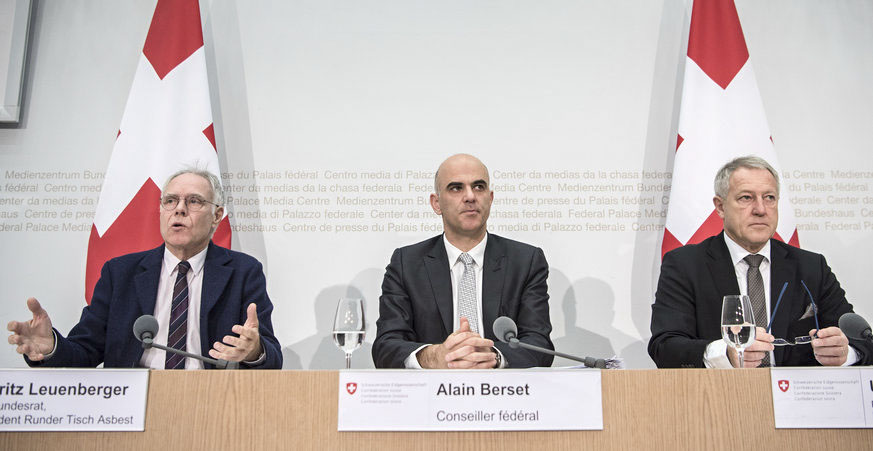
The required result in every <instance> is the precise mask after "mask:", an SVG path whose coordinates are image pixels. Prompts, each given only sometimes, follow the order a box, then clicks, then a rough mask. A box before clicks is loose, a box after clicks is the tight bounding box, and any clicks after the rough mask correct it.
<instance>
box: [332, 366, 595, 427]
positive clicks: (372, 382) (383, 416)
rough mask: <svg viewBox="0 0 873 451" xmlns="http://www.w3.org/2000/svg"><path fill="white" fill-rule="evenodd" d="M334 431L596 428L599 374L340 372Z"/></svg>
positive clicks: (550, 371)
mask: <svg viewBox="0 0 873 451" xmlns="http://www.w3.org/2000/svg"><path fill="white" fill-rule="evenodd" d="M337 429H338V430H340V431H529V430H585V429H603V405H602V400H601V386H600V371H599V370H542V371H541V370H500V371H485V370H480V371H437V370H427V371H420V370H378V371H341V372H340V377H339V410H338V415H337Z"/></svg>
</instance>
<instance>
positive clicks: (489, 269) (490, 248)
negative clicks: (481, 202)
mask: <svg viewBox="0 0 873 451" xmlns="http://www.w3.org/2000/svg"><path fill="white" fill-rule="evenodd" d="M505 263H506V247H505V246H504V243H503V242H502V241H501V239H500V237H498V236H495V235H488V243H487V244H486V245H485V262H484V266H483V267H482V327H483V328H484V329H485V330H484V331H482V330H480V331H479V332H480V335H482V336H483V337H486V338H491V339H493V338H494V333H493V331H492V328H491V325H492V324H494V320H496V319H497V316H498V314H499V312H500V303H501V302H502V299H501V295H502V293H503V281H504V279H505V278H506V264H505Z"/></svg>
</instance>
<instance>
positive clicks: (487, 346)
mask: <svg viewBox="0 0 873 451" xmlns="http://www.w3.org/2000/svg"><path fill="white" fill-rule="evenodd" d="M493 347H494V342H493V341H491V340H489V339H487V338H482V336H481V335H479V334H478V333H476V332H473V331H472V330H470V322H469V321H468V320H467V318H463V317H462V318H461V323H460V326H459V327H458V330H456V331H454V332H452V334H451V335H449V336H448V338H446V340H445V341H444V342H442V343H440V344H434V345H430V346H427V347H425V348H424V349H422V350H421V351H419V353H418V356H417V357H418V361H419V364H421V367H422V368H429V369H437V368H440V369H446V368H451V369H470V368H475V369H482V368H494V367H495V366H497V355H496V354H495V353H494V351H493V350H492V348H493Z"/></svg>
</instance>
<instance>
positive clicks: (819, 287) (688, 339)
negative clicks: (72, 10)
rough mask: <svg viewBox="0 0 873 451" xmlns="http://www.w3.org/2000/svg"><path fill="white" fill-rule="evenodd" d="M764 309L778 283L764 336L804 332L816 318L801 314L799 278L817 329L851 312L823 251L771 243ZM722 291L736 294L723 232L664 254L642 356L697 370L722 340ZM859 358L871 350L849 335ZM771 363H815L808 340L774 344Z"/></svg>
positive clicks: (869, 358) (869, 359)
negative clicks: (814, 308)
mask: <svg viewBox="0 0 873 451" xmlns="http://www.w3.org/2000/svg"><path fill="white" fill-rule="evenodd" d="M770 262H771V264H770V309H771V314H772V309H773V308H774V307H775V304H776V300H777V299H778V298H779V292H780V291H781V290H782V285H783V284H784V283H785V282H788V288H787V289H786V290H785V294H784V295H783V296H782V303H781V304H780V305H779V309H778V311H777V312H776V317H775V318H774V319H773V324H772V330H771V333H772V334H773V335H774V336H775V337H777V338H787V339H789V340H790V339H793V338H794V337H799V336H803V335H809V331H810V330H811V329H815V319H814V318H813V317H812V316H810V317H808V318H804V319H800V318H801V317H802V316H803V314H804V312H805V311H806V309H807V308H808V307H809V305H810V300H809V295H808V294H807V293H806V290H804V288H803V285H801V283H800V281H801V280H802V281H804V282H805V283H806V285H807V287H809V290H810V291H811V292H812V295H813V297H814V300H815V302H816V304H817V305H818V309H819V311H818V320H819V325H820V326H821V328H822V329H824V328H826V327H830V326H836V325H837V322H838V321H839V318H840V315H842V314H843V313H846V312H851V311H852V305H851V304H849V303H848V302H847V301H846V295H845V292H844V291H843V289H842V288H840V283H839V282H837V278H836V277H835V276H834V274H833V273H832V272H831V269H830V267H828V264H827V262H826V261H825V258H824V256H822V255H821V254H816V253H814V252H809V251H805V250H802V249H798V248H796V247H793V246H789V245H787V244H785V243H783V242H781V241H777V240H772V239H771V240H770ZM728 294H740V289H739V285H738V284H737V278H736V271H735V270H734V266H733V264H732V263H731V257H730V252H729V251H728V248H727V245H726V244H725V241H724V232H722V233H721V234H719V235H716V236H714V237H710V238H707V239H706V240H704V241H703V242H701V243H699V244H695V245H688V246H683V247H680V248H678V249H675V250H673V251H670V252H668V253H667V254H666V255H664V260H663V262H662V263H661V277H660V279H659V280H658V290H657V292H656V294H655V303H654V304H653V305H652V338H651V340H649V355H650V356H651V357H652V360H654V361H655V363H656V364H657V365H658V367H660V368H680V367H682V368H693V367H697V368H701V367H703V366H704V364H703V354H704V352H705V350H706V346H707V345H708V344H709V343H711V342H712V341H715V340H720V339H721V304H722V298H723V297H724V296H725V295H728ZM850 341H851V344H852V346H853V347H854V348H855V349H856V350H857V351H858V353H859V357H860V361H859V363H861V364H864V365H869V364H871V363H873V347H871V346H870V345H867V344H864V343H863V342H861V341H859V340H850ZM774 359H775V362H774V363H775V364H776V365H777V366H803V365H818V362H817V361H816V360H815V356H813V353H812V346H811V345H799V346H777V347H776V349H775V351H774Z"/></svg>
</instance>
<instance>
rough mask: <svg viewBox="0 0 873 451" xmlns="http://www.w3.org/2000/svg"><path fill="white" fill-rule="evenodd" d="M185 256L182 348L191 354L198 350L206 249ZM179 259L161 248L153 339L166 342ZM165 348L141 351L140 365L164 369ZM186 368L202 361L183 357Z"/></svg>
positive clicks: (157, 341)
mask: <svg viewBox="0 0 873 451" xmlns="http://www.w3.org/2000/svg"><path fill="white" fill-rule="evenodd" d="M207 249H208V246H207V247H206V248H204V249H203V250H202V251H200V252H199V253H197V255H194V256H193V257H191V258H189V259H188V263H189V264H190V265H191V269H190V270H189V271H188V274H186V275H185V276H186V277H187V279H188V330H187V331H186V340H185V350H186V351H188V352H190V353H192V354H200V295H201V293H202V291H203V263H204V262H205V261H206V250H207ZM179 262H180V260H179V259H178V258H176V256H175V255H173V253H172V252H170V251H169V250H168V249H166V248H165V249H164V261H163V263H162V264H161V278H160V281H159V282H158V297H157V299H156V300H155V312H154V316H155V318H156V319H157V320H158V334H157V336H156V337H155V343H157V344H160V345H164V346H166V345H167V336H169V334H170V310H171V309H172V306H173V285H175V284H176V275H177V274H178V272H179V269H178V265H179ZM166 354H167V352H166V351H163V350H161V349H157V348H149V349H146V350H145V351H143V353H142V358H141V359H140V361H139V363H140V366H142V367H143V368H155V369H164V365H165V363H166V358H167V357H166ZM185 369H186V370H192V369H193V370H196V369H203V362H201V361H199V360H197V359H192V358H190V357H189V358H186V359H185Z"/></svg>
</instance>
